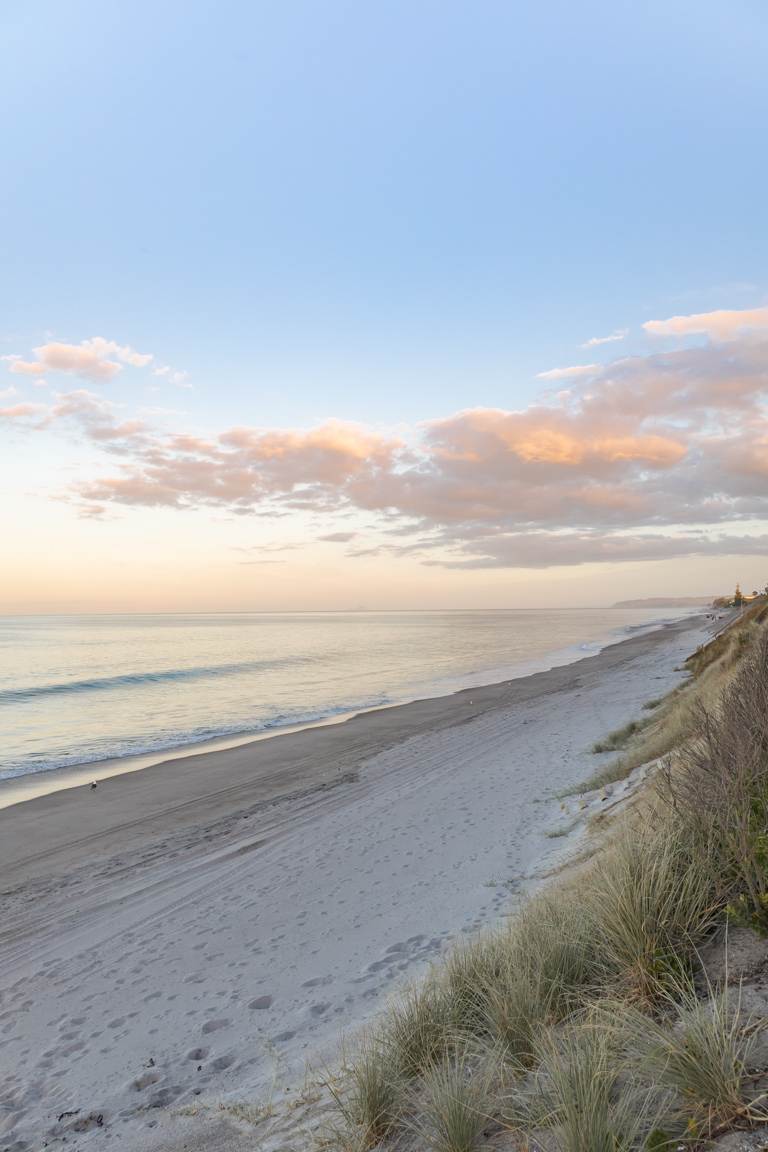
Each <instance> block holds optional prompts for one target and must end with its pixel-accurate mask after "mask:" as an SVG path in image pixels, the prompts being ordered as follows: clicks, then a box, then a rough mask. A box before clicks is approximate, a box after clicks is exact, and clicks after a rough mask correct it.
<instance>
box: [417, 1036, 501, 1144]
mask: <svg viewBox="0 0 768 1152" xmlns="http://www.w3.org/2000/svg"><path fill="white" fill-rule="evenodd" d="M423 1088H424V1105H423V1108H422V1109H421V1112H420V1116H419V1119H418V1121H417V1122H416V1123H415V1125H414V1127H415V1130H416V1132H417V1133H418V1135H419V1137H420V1138H421V1140H422V1141H423V1142H424V1143H425V1144H426V1145H427V1146H428V1147H429V1148H432V1149H434V1150H435V1152H474V1149H475V1148H477V1146H478V1144H479V1141H480V1137H481V1135H482V1132H483V1129H484V1128H485V1126H486V1125H487V1123H488V1121H489V1120H490V1118H491V1116H490V1110H492V1108H493V1103H492V1096H493V1069H492V1066H491V1067H489V1066H487V1065H486V1066H483V1065H482V1064H480V1065H478V1063H477V1060H476V1059H472V1058H470V1057H469V1056H468V1054H467V1053H466V1052H462V1051H459V1052H454V1054H453V1055H451V1056H449V1057H448V1058H447V1059H445V1060H443V1061H442V1062H441V1063H438V1064H434V1065H433V1066H432V1067H431V1068H429V1069H427V1071H426V1072H425V1074H424V1079H423Z"/></svg>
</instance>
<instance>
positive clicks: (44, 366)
mask: <svg viewBox="0 0 768 1152" xmlns="http://www.w3.org/2000/svg"><path fill="white" fill-rule="evenodd" d="M33 352H34V354H35V359H34V360H22V359H21V358H20V357H17V356H13V357H7V359H8V360H9V361H10V371H11V372H15V373H16V374H17V375H21V376H43V375H44V374H45V373H46V372H62V373H64V374H65V375H68V376H82V377H84V378H85V379H86V380H92V381H94V382H95V383H104V382H106V381H108V380H112V379H113V377H115V376H116V375H117V374H118V372H121V371H122V368H123V365H124V364H130V365H131V366H133V367H134V368H144V367H145V366H146V365H147V364H149V363H150V361H151V360H152V359H153V357H152V354H151V353H149V352H147V353H144V352H136V351H135V350H134V349H133V348H130V347H129V346H128V345H126V344H116V343H115V341H114V340H105V339H104V338H103V337H102V336H93V337H92V338H91V339H90V340H83V341H82V342H81V343H80V344H63V343H60V342H58V341H53V342H51V343H49V344H41V345H39V346H38V347H37V348H34V349H33ZM110 357H114V359H110Z"/></svg>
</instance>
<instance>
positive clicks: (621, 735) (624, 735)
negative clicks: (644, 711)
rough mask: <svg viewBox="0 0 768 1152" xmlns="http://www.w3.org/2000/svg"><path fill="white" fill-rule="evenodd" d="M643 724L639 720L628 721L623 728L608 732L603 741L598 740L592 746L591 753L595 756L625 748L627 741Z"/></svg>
mask: <svg viewBox="0 0 768 1152" xmlns="http://www.w3.org/2000/svg"><path fill="white" fill-rule="evenodd" d="M642 727H643V722H642V721H641V720H630V722H629V723H628V724H625V725H624V727H623V728H617V729H616V731H615V732H609V733H608V735H607V736H606V737H605V738H604V739H603V740H598V741H597V743H596V744H593V745H592V751H593V752H594V753H595V754H597V753H600V752H618V751H619V750H620V749H622V748H626V746H627V744H628V743H629V741H630V740H631V739H632V737H633V736H636V735H637V733H638V732H639V731H640V730H641V729H642Z"/></svg>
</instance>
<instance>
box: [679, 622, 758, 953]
mask: <svg viewBox="0 0 768 1152" xmlns="http://www.w3.org/2000/svg"><path fill="white" fill-rule="evenodd" d="M696 722H697V730H698V736H697V738H696V739H694V740H691V741H689V743H688V745H687V746H686V748H684V749H683V751H682V753H681V754H680V756H678V757H677V759H676V761H675V763H674V764H671V765H669V766H668V767H667V770H666V772H665V774H664V776H663V778H662V782H661V787H662V794H663V795H665V797H666V798H667V799H668V801H669V802H670V804H671V806H672V808H673V809H674V811H675V813H676V814H677V816H678V818H679V819H682V820H684V821H685V822H686V824H687V825H688V826H689V828H690V830H691V834H692V835H693V836H694V837H695V838H696V839H697V840H698V841H699V842H701V843H707V844H708V845H710V846H711V848H712V850H713V851H714V852H715V854H716V870H717V872H718V874H719V875H720V877H721V878H722V880H723V882H724V891H725V894H726V895H727V896H728V897H729V898H730V900H731V903H732V913H733V915H734V917H735V918H736V919H737V920H739V921H741V922H744V923H746V924H749V925H750V926H752V927H754V928H756V929H757V930H758V931H760V932H763V933H768V633H766V632H764V633H763V634H762V635H760V636H759V637H758V638H757V640H756V641H755V643H754V644H753V645H752V647H751V649H750V650H749V651H748V653H747V655H746V656H745V657H744V659H743V661H742V664H741V666H740V668H739V671H738V673H737V674H736V676H735V677H734V678H733V679H732V681H731V682H730V684H728V685H727V687H726V688H725V689H724V691H723V693H722V694H721V696H720V698H719V700H718V701H717V702H716V703H715V705H713V706H705V705H704V704H700V705H699V706H698V708H697V710H696Z"/></svg>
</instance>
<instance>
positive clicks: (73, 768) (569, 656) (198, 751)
mask: <svg viewBox="0 0 768 1152" xmlns="http://www.w3.org/2000/svg"><path fill="white" fill-rule="evenodd" d="M700 616H701V613H699V612H697V611H694V610H691V611H690V612H688V614H687V615H682V616H679V617H676V618H672V619H670V618H668V617H667V618H660V619H659V620H656V621H650V622H648V623H647V624H639V625H637V626H632V627H631V628H629V629H627V632H628V635H625V636H623V637H620V638H608V639H606V640H605V641H604V642H599V641H595V642H594V644H595V651H592V652H584V651H583V650H581V649H580V648H577V647H576V646H569V647H567V648H562V649H553V650H552V651H551V652H549V653H547V654H545V655H543V656H538V657H532V658H531V659H529V660H526V661H521V662H520V663H519V664H517V665H509V666H508V667H506V668H502V667H498V668H491V669H486V670H481V671H478V672H476V673H468V674H466V675H464V676H461V677H451V678H446V679H444V680H441V681H435V682H433V684H432V686H431V687H432V688H433V689H434V691H432V690H429V686H427V685H425V686H424V690H420V691H417V692H416V693H415V694H413V695H405V696H403V698H402V699H395V700H392V701H388V702H385V703H378V704H371V705H369V706H365V705H362V706H360V707H353V708H349V709H342V710H340V711H338V712H330V713H328V714H326V715H321V716H318V717H317V718H314V719H310V720H306V721H298V722H296V723H288V724H284V725H277V726H275V727H274V728H262V729H258V728H256V729H243V730H242V731H240V732H237V731H235V732H231V733H227V734H222V735H214V736H211V737H210V738H207V739H204V740H192V741H189V742H183V743H179V744H174V745H169V746H167V747H164V748H157V749H150V750H148V751H139V752H135V753H129V754H127V755H124V756H115V757H108V758H105V759H98V760H86V761H81V762H79V763H76V764H71V765H66V766H61V767H57V768H47V769H41V770H40V771H37V772H27V773H22V774H19V775H18V776H9V777H5V778H0V811H2V810H3V809H5V808H10V807H14V806H16V805H17V804H23V803H28V802H29V801H30V800H34V799H37V798H38V797H42V796H47V795H50V794H52V793H55V792H61V791H65V790H67V789H70V788H78V787H83V786H87V785H90V783H91V782H92V781H94V780H95V781H97V782H101V781H102V780H108V779H111V778H112V777H115V776H122V775H127V774H128V773H133V772H143V771H145V770H146V769H148V768H156V767H160V766H162V765H164V764H167V763H170V762H171V761H176V760H185V759H187V758H189V757H192V756H199V755H208V754H212V753H216V752H223V751H227V750H229V749H233V748H242V747H244V746H246V745H249V744H256V743H259V742H261V741H263V740H274V739H277V738H280V737H284V736H290V735H293V734H295V733H297V732H304V731H312V730H314V729H317V728H324V727H329V726H333V725H337V724H345V723H347V722H348V721H350V720H354V719H356V718H357V717H359V716H366V715H369V714H370V713H374V712H381V711H387V710H389V709H393V708H401V707H404V706H407V705H410V704H418V703H420V702H422V701H425V700H435V699H439V700H447V699H450V698H451V697H453V696H457V695H458V694H460V693H461V692H463V691H467V690H469V689H472V690H473V691H477V692H480V691H481V690H484V689H487V688H494V687H498V686H500V685H501V684H504V683H507V682H510V681H513V680H524V679H527V678H528V677H530V676H534V675H538V674H539V673H541V672H550V671H553V670H554V669H557V668H563V667H568V666H570V665H573V664H578V663H580V661H582V660H585V659H588V658H589V657H590V656H596V655H600V653H601V652H603V651H604V650H605V649H606V648H610V647H613V646H614V645H617V644H623V643H624V642H625V641H626V640H631V639H633V638H634V637H635V636H644V635H648V634H649V633H651V632H655V631H658V630H660V629H663V628H666V627H669V626H671V625H675V624H681V623H683V622H684V621H687V620H693V619H698V618H699V617H700ZM488 677H490V679H488Z"/></svg>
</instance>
